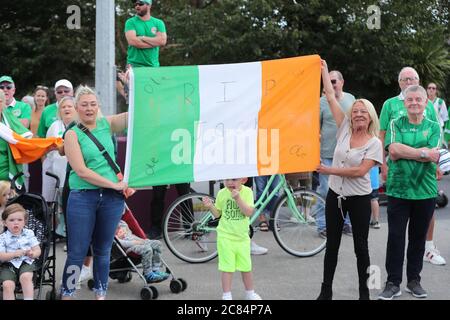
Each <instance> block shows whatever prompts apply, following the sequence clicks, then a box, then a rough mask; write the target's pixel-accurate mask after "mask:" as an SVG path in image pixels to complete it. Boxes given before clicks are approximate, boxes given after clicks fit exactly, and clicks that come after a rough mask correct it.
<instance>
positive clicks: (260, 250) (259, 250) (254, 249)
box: [250, 241, 269, 255]
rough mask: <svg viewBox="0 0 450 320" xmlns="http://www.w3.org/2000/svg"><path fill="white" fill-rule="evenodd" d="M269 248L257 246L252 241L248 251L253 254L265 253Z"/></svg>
mask: <svg viewBox="0 0 450 320" xmlns="http://www.w3.org/2000/svg"><path fill="white" fill-rule="evenodd" d="M268 251H269V250H268V249H267V248H264V247H261V246H258V245H257V244H256V243H255V242H254V241H251V243H250V253H251V254H253V255H262V254H266V253H267V252H268Z"/></svg>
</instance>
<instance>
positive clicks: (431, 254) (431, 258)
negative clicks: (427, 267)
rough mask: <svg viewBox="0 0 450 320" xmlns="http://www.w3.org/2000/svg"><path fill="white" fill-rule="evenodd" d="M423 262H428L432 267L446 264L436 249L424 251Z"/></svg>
mask: <svg viewBox="0 0 450 320" xmlns="http://www.w3.org/2000/svg"><path fill="white" fill-rule="evenodd" d="M423 261H426V262H429V263H431V264H434V265H438V266H443V265H444V264H445V263H446V262H445V259H444V258H442V256H441V253H440V252H439V250H438V249H436V247H433V248H430V249H425V254H424V255H423Z"/></svg>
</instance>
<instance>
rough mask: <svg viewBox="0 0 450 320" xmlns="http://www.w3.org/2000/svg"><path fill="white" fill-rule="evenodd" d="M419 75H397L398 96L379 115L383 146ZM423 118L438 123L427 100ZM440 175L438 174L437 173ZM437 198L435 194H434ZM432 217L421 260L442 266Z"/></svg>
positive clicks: (409, 72)
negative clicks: (408, 89) (391, 124)
mask: <svg viewBox="0 0 450 320" xmlns="http://www.w3.org/2000/svg"><path fill="white" fill-rule="evenodd" d="M419 81H420V80H419V74H418V73H417V71H416V70H415V69H414V68H411V67H404V68H403V69H402V70H401V71H400V73H399V75H398V84H399V86H400V90H401V92H400V94H399V95H398V96H395V97H393V98H390V99H388V100H386V101H385V102H384V104H383V108H382V109H381V114H380V139H381V141H382V142H383V145H385V136H386V131H387V130H388V128H389V125H390V122H391V120H393V119H397V118H399V117H402V116H406V115H407V110H406V108H405V104H404V102H405V96H404V92H405V91H406V89H407V88H408V87H410V86H413V85H414V86H417V85H419ZM423 116H424V117H425V118H427V119H429V120H432V121H435V122H437V123H439V120H438V116H437V114H436V111H435V109H434V106H433V103H432V102H431V101H429V100H428V102H427V104H426V106H425V110H424V111H423ZM438 173H439V174H440V172H438ZM387 174H388V167H387V164H386V154H385V157H384V162H383V166H382V167H381V175H382V177H383V180H384V181H386V177H387ZM436 196H437V194H436ZM434 223H435V218H434V215H433V216H432V218H431V221H430V224H429V226H428V231H427V237H426V243H425V254H424V257H423V260H424V261H426V262H430V263H431V264H434V265H444V264H445V263H446V261H445V259H444V258H443V257H442V256H441V255H440V252H439V251H438V250H437V248H436V246H435V245H434V242H433V237H434Z"/></svg>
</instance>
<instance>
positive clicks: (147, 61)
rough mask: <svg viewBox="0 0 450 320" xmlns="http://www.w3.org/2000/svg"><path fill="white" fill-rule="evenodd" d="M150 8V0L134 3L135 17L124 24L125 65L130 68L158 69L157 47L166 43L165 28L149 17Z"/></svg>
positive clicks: (162, 24) (160, 21)
mask: <svg viewBox="0 0 450 320" xmlns="http://www.w3.org/2000/svg"><path fill="white" fill-rule="evenodd" d="M151 7H152V0H139V1H136V2H135V3H134V8H135V9H136V16H134V17H132V18H130V19H128V20H127V21H126V23H125V37H126V38H127V42H128V54H127V65H131V66H132V67H159V47H162V46H165V45H166V43H167V34H166V26H165V25H164V22H163V21H162V20H160V19H157V18H155V17H152V16H151V15H150V9H151Z"/></svg>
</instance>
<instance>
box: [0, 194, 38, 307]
mask: <svg viewBox="0 0 450 320" xmlns="http://www.w3.org/2000/svg"><path fill="white" fill-rule="evenodd" d="M2 220H3V223H4V224H5V225H6V227H7V229H8V230H7V231H6V232H4V233H2V234H1V235H0V261H2V262H4V263H3V265H2V269H1V273H0V280H1V282H2V285H3V300H14V299H15V294H14V291H15V288H16V282H17V278H19V281H20V284H21V286H22V290H23V298H24V300H33V295H34V289H33V272H34V271H35V270H36V264H35V263H34V260H35V259H36V258H38V257H39V256H40V255H41V248H40V246H39V241H38V240H37V238H36V236H35V235H34V232H33V231H32V230H30V229H27V228H25V224H26V222H27V220H28V213H27V211H26V210H25V208H24V207H22V206H21V205H20V204H17V203H16V204H12V205H10V206H8V207H6V209H5V210H4V211H3V213H2Z"/></svg>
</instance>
